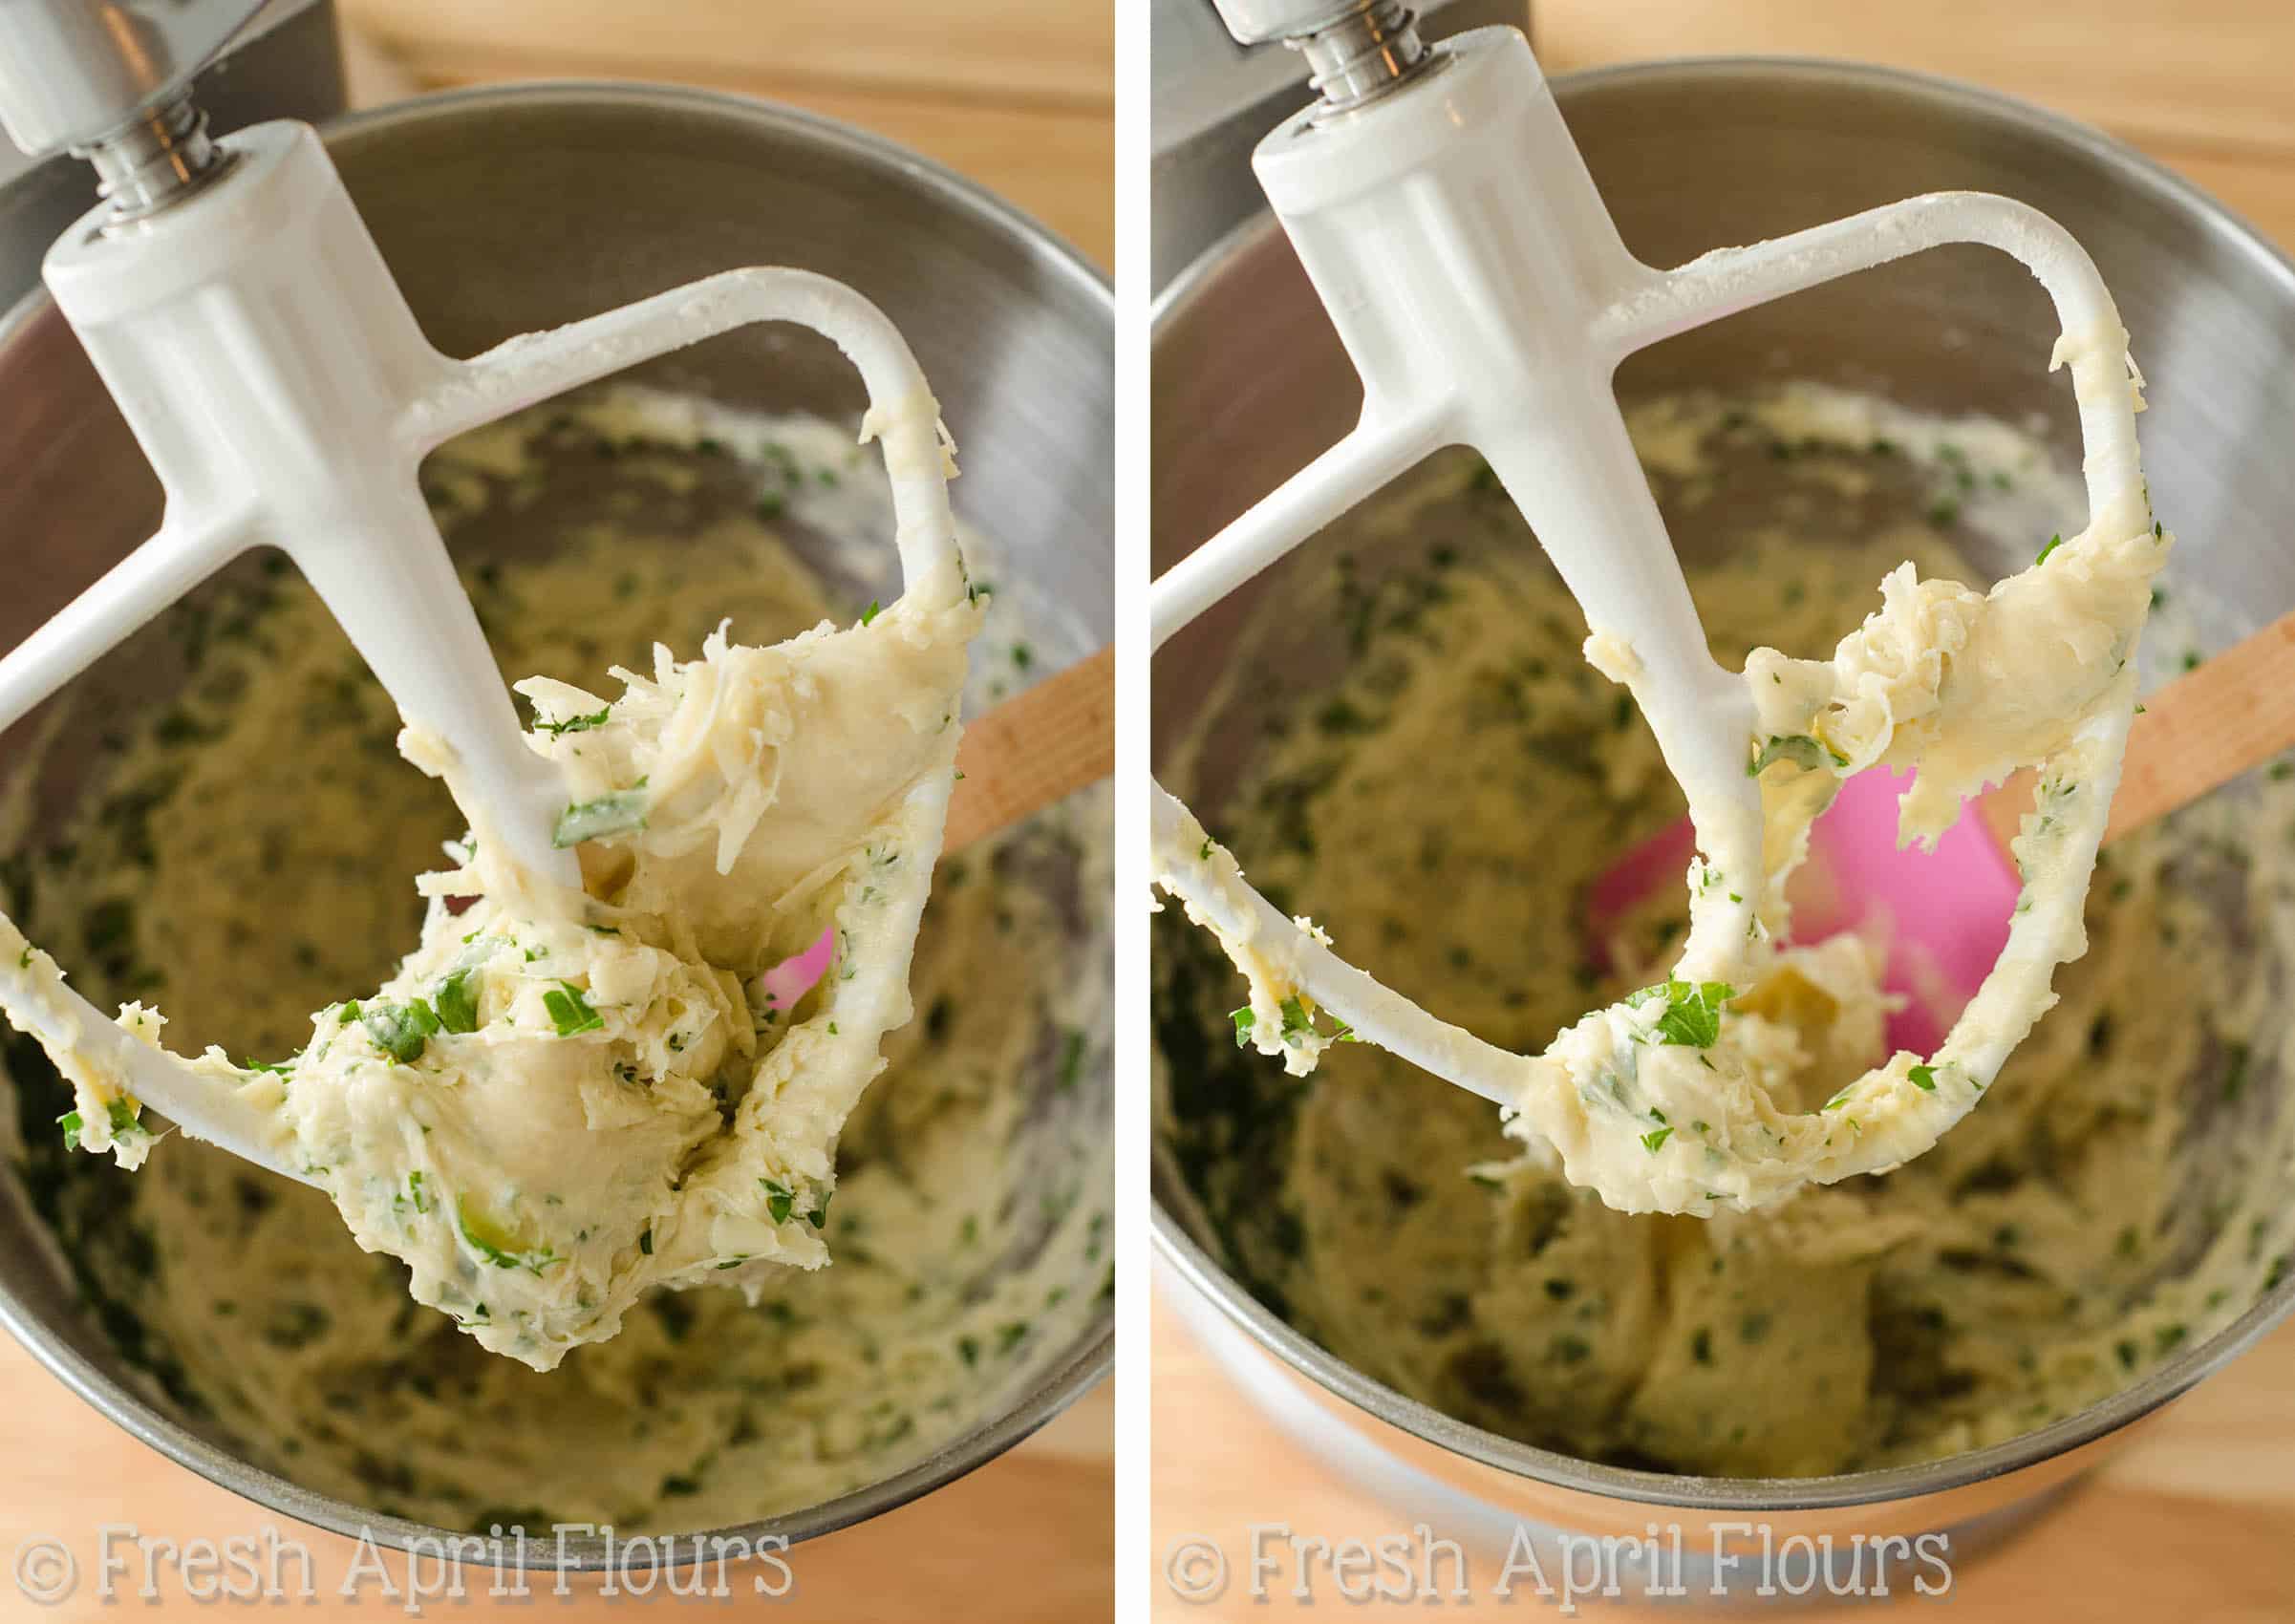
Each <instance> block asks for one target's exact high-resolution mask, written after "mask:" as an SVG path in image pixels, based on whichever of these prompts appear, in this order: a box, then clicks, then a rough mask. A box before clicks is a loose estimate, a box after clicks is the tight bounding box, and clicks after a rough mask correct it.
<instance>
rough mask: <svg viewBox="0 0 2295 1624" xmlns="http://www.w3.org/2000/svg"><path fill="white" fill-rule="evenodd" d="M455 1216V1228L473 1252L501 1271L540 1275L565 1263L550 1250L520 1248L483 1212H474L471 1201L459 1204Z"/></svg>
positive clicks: (463, 1201) (456, 1204)
mask: <svg viewBox="0 0 2295 1624" xmlns="http://www.w3.org/2000/svg"><path fill="white" fill-rule="evenodd" d="M454 1215H455V1227H456V1228H457V1229H461V1232H462V1239H463V1240H465V1241H467V1242H469V1243H470V1250H473V1251H475V1252H477V1253H478V1254H479V1256H481V1257H483V1258H484V1259H485V1260H486V1261H487V1262H488V1263H490V1264H492V1265H493V1266H494V1267H495V1268H497V1269H523V1270H525V1271H526V1272H527V1273H529V1274H536V1275H539V1274H540V1273H541V1272H542V1271H544V1270H545V1269H547V1268H548V1267H549V1266H550V1265H551V1264H553V1263H557V1262H560V1261H561V1259H560V1258H559V1256H558V1254H557V1253H556V1252H554V1251H552V1250H550V1249H549V1248H548V1247H521V1246H519V1245H518V1244H517V1243H516V1242H515V1240H513V1239H512V1237H511V1236H510V1235H509V1234H508V1233H507V1232H506V1231H505V1230H504V1229H502V1227H501V1226H499V1225H497V1224H495V1223H494V1222H493V1221H492V1220H490V1219H488V1218H486V1217H485V1216H484V1215H483V1213H475V1212H473V1211H471V1209H470V1203H469V1201H468V1199H467V1198H465V1199H463V1200H461V1201H458V1202H456V1203H455V1208H454Z"/></svg>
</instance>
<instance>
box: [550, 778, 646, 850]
mask: <svg viewBox="0 0 2295 1624" xmlns="http://www.w3.org/2000/svg"><path fill="white" fill-rule="evenodd" d="M645 826H646V796H645V793H644V791H642V790H635V789H617V790H614V791H612V792H611V794H607V795H601V796H599V797H598V798H597V799H596V800H594V801H576V802H574V803H573V804H572V805H571V806H568V808H567V809H566V810H565V811H563V812H561V813H559V814H558V826H557V828H556V829H555V830H553V831H552V832H551V835H550V844H552V845H554V846H556V847H557V848H558V849H559V850H560V851H563V850H565V849H566V848H567V847H568V846H570V845H580V844H582V843H583V842H584V841H595V840H604V839H606V838H607V837H608V836H610V835H626V834H629V833H631V832H632V831H633V830H636V829H642V828H644V827H645Z"/></svg>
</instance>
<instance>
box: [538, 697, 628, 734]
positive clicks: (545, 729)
mask: <svg viewBox="0 0 2295 1624" xmlns="http://www.w3.org/2000/svg"><path fill="white" fill-rule="evenodd" d="M612 715H613V707H612V706H611V705H608V706H607V707H606V708H605V709H604V710H602V711H592V712H590V715H588V716H568V718H567V719H566V720H564V721H562V722H546V721H544V720H543V719H542V718H541V717H539V716H537V717H535V718H534V731H535V732H536V733H547V734H548V735H549V736H550V737H552V738H556V737H558V736H559V735H561V734H568V733H588V732H589V731H590V729H591V728H599V727H604V726H605V725H606V723H607V721H608V720H609V719H611V716H612Z"/></svg>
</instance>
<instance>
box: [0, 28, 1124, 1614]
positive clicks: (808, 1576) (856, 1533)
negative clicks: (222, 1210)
mask: <svg viewBox="0 0 2295 1624" xmlns="http://www.w3.org/2000/svg"><path fill="white" fill-rule="evenodd" d="M342 11H343V15H344V19H345V22H346V24H347V25H348V28H349V30H350V31H351V38H350V40H349V42H348V43H349V55H350V58H351V65H352V85H353V98H354V102H357V103H359V104H361V105H366V104H372V103H373V102H375V101H377V100H382V99H389V98H390V97H392V96H397V95H403V94H407V93H409V92H411V91H414V90H418V89H435V88H440V87H444V86H449V85H462V84H474V83H479V82H483V81H489V80H507V79H533V78H561V77H570V78H609V77H611V78H639V79H653V80H662V81H669V82H676V83H685V84H696V85H704V86H709V87H712V88H716V89H720V90H733V91H741V92H746V93H749V94H752V95H756V96H766V97H769V98H771V99H774V100H777V101H782V102H785V103H788V104H791V105H795V106H798V107H804V108H807V109H810V110H812V111H815V112H819V113H823V114H826V115H828V116H829V117H832V118H842V119H845V120H847V122H850V123H853V124H858V125H861V126H864V127H866V128H868V129H870V130H874V131H876V132H878V133H880V134H883V135H886V136H889V137H890V138H892V139H895V140H898V141H902V142H904V143H906V144H908V145H910V146H912V147H915V148H917V149H918V150H920V151H922V152H924V153H926V154H928V155H929V156H931V157H933V158H935V159H938V160H940V161H942V162H944V163H946V164H948V165H949V166H950V167H952V168H954V169H955V170H957V171H958V172H960V173H962V174H965V175H968V176H970V177H972V178H973V179H975V180H977V181H979V182H982V183H984V184H985V185H987V186H988V187H990V188H991V189H992V190H994V191H997V192H998V193H1000V194H1002V195H1003V196H1004V197H1006V198H1007V199H1009V200H1011V201H1012V202H1014V203H1018V204H1019V206H1021V207H1022V208H1024V209H1026V210H1028V211H1029V212H1031V213H1032V214H1034V215H1036V216H1037V217H1038V218H1039V219H1040V220H1041V221H1043V222H1044V223H1045V224H1047V225H1049V226H1051V228H1052V229H1053V230H1055V231H1058V232H1060V233H1061V234H1062V235H1063V236H1065V237H1066V238H1067V239H1068V240H1069V241H1070V242H1072V243H1074V244H1075V245H1076V246H1078V247H1080V248H1081V249H1083V252H1085V253H1086V254H1087V255H1090V256H1092V257H1093V258H1095V259H1096V260H1098V261H1099V263H1100V264H1101V265H1102V266H1103V267H1105V266H1108V265H1109V264H1111V263H1112V261H1113V258H1114V240H1115V224H1114V221H1115V211H1114V203H1113V195H1112V187H1113V174H1114V138H1113V133H1112V117H1113V104H1114V97H1113V72H1114V69H1113V64H1114V28H1113V21H1112V14H1111V12H1110V11H1109V10H1108V8H1107V7H1106V6H1105V4H1092V5H1068V4H1063V3H1062V0H985V3H981V4H976V5H972V6H969V7H965V8H962V9H956V8H942V7H933V6H927V5H923V4H918V3H915V0H840V3H839V4H837V5H833V6H819V7H806V8H802V9H789V10H784V9H783V8H781V7H778V6H766V5H758V4H738V3H732V0H654V3H653V4H649V5H646V6H628V5H622V4H610V3H607V0H481V3H473V0H348V3H346V4H344V5H343V8H342ZM1114 1414H1115V1403H1114V1394H1113V1388H1112V1384H1110V1383H1103V1384H1102V1385H1101V1386H1100V1387H1099V1388H1098V1389H1097V1390H1095V1391H1094V1392H1093V1393H1092V1394H1090V1395H1088V1396H1087V1397H1086V1398H1085V1399H1084V1400H1083V1401H1082V1402H1080V1403H1079V1404H1078V1405H1077V1406H1076V1407H1075V1408H1074V1409H1072V1410H1071V1411H1070V1412H1069V1413H1068V1414H1067V1415H1065V1416H1063V1417H1062V1418H1061V1419H1060V1420H1059V1421H1056V1422H1055V1423H1053V1424H1052V1425H1051V1426H1050V1427H1047V1428H1046V1429H1045V1430H1044V1431H1043V1432H1041V1433H1040V1434H1038V1435H1037V1436H1036V1437H1035V1438H1033V1439H1031V1440H1029V1441H1028V1442H1025V1443H1023V1444H1021V1445H1020V1446H1019V1448H1017V1449H1015V1450H1013V1451H1011V1452H1010V1453H1009V1454H1007V1455H1005V1456H1004V1457H1002V1458H1001V1459H999V1460H997V1461H995V1462H992V1463H991V1464H988V1465H987V1466H985V1467H983V1468H982V1469H980V1470H979V1471H977V1472H975V1473H974V1474H972V1475H971V1476H970V1477H967V1478H964V1479H962V1480H961V1481H959V1482H957V1483H955V1484H954V1485H950V1486H948V1487H946V1488H943V1489H941V1490H939V1491H938V1492H936V1493H934V1494H932V1495H929V1496H927V1497H926V1498H925V1499H923V1500H922V1501H919V1502H918V1503H917V1504H915V1505H913V1506H909V1507H906V1508H905V1509H903V1510H900V1511H898V1512H894V1513H892V1514H890V1515H889V1516H885V1517H881V1518H877V1519H875V1520H873V1521H871V1522H869V1523H867V1524H864V1525H862V1526H860V1527H858V1528H848V1529H846V1530H845V1531H843V1532H842V1533H838V1534H833V1535H830V1536H828V1537H827V1538H826V1539H822V1540H817V1541H814V1542H812V1543H810V1544H807V1545H804V1546H801V1547H799V1548H798V1549H796V1550H795V1551H793V1552H791V1553H790V1555H789V1557H788V1564H789V1568H790V1570H791V1571H792V1572H793V1573H794V1575H795V1589H794V1592H792V1598H793V1599H794V1601H795V1602H796V1603H797V1604H798V1605H797V1606H795V1607H793V1608H790V1609H787V1610H786V1611H788V1612H789V1613H792V1614H793V1615H799V1616H807V1617H814V1616H823V1617H835V1618H840V1619H847V1620H856V1621H857V1620H871V1619H884V1620H889V1621H890V1620H899V1621H902V1624H907V1621H911V1620H918V1619H927V1618H933V1619H948V1620H967V1619H992V1618H993V1619H997V1620H999V1621H1007V1620H1010V1621H1019V1620H1032V1621H1033V1620H1041V1621H1043V1624H1075V1621H1078V1620H1083V1619H1090V1618H1105V1617H1106V1616H1108V1613H1109V1609H1110V1602H1109V1597H1110V1594H1111V1591H1112V1587H1113V1572H1114V1567H1113V1564H1114V1560H1115V1554H1114V1553H1115V1546H1114V1521H1113V1518H1114V1501H1113V1496H1114V1473H1115V1468H1114ZM0 1465H4V1466H5V1476H6V1479H7V1487H6V1490H5V1492H0V1560H9V1561H13V1560H15V1559H16V1554H17V1553H18V1552H19V1551H20V1550H22V1549H24V1547H25V1542H27V1541H34V1540H41V1539H58V1540H61V1541H63V1542H64V1544H65V1547H66V1548H67V1549H69V1550H70V1551H71V1552H72V1554H73V1557H74V1560H75V1562H76V1563H77V1565H78V1569H79V1571H80V1575H81V1578H80V1583H79V1584H78V1586H77V1588H76V1590H75V1594H74V1595H73V1596H72V1597H71V1598H70V1599H69V1600H67V1601H65V1602H63V1603H62V1604H61V1605H58V1606H55V1607H53V1608H47V1609H43V1610H37V1611H35V1610H34V1609H33V1608H32V1604H31V1603H30V1602H29V1601H27V1600H25V1599H23V1596H22V1594H21V1592H20V1591H19V1589H18V1587H17V1585H16V1584H15V1583H13V1582H11V1575H10V1573H9V1572H7V1571H0V1620H15V1619H18V1618H26V1617H39V1618H45V1619H54V1620H59V1621H72V1624H78V1621H81V1620H94V1619H97V1618H118V1617H119V1616H121V1615H122V1613H123V1612H124V1613H127V1614H128V1615H132V1616H138V1617H146V1616H158V1617H162V1618H177V1617H184V1618H190V1617H213V1616H217V1615H218V1613H219V1611H220V1612H221V1613H224V1614H225V1615H230V1614H233V1613H238V1612H239V1611H240V1610H239V1609H231V1608H221V1609H219V1607H218V1605H217V1604H213V1603H210V1604H208V1605H204V1606H203V1605H200V1604H199V1603H198V1602H197V1601H195V1600H193V1599H191V1595H192V1592H188V1591H187V1590H186V1588H185V1586H184V1584H183V1583H182V1581H181V1580H180V1579H178V1578H175V1577H170V1576H166V1575H162V1577H161V1582H160V1590H161V1600H160V1601H159V1602H158V1603H157V1604H155V1605H148V1606H147V1605H146V1604H144V1603H143V1602H141V1601H139V1600H136V1599H134V1598H133V1589H134V1585H135V1583H136V1582H137V1581H136V1580H135V1579H134V1578H132V1577H131V1578H130V1579H128V1580H126V1581H123V1583H124V1585H125V1587H126V1594H127V1596H128V1599H126V1600H124V1601H121V1602H116V1603H114V1604H112V1605H110V1606H108V1607H107V1606H105V1605H103V1604H102V1603H101V1602H100V1601H99V1600H97V1597H96V1595H95V1593H94V1591H93V1589H92V1587H93V1585H94V1583H95V1579H94V1574H93V1569H94V1564H95V1562H96V1558H97V1528H99V1526H100V1525H102V1524H104V1523H107V1522H121V1523H133V1524H135V1525H137V1526H138V1527H139V1528H140V1530H141V1531H142V1533H143V1534H145V1535H147V1536H151V1537H152V1538H155V1539H162V1540H173V1541H175V1542H177V1543H178V1544H179V1545H180V1544H182V1542H185V1541H190V1540H194V1539H210V1540H215V1541H219V1542H220V1541H223V1540H225V1539H234V1538H243V1537H247V1536H251V1535H255V1534H257V1533H258V1532H259V1531H260V1530H261V1529H262V1528H264V1527H265V1526H266V1525H270V1526H273V1527H277V1528H280V1530H281V1532H282V1533H283V1534H285V1535H287V1536H289V1537H291V1538H294V1539H298V1540H301V1541H303V1542H304V1543H305V1544H306V1545H307V1546H308V1547H309V1549H310V1550H311V1560H312V1562H313V1565H314V1568H315V1571H316V1580H317V1584H316V1588H317V1591H318V1596H317V1599H316V1600H315V1601H313V1602H312V1603H311V1604H309V1605H305V1604H303V1603H302V1602H301V1601H300V1600H299V1599H297V1600H296V1601H295V1602H294V1604H293V1606H292V1611H291V1613H290V1614H289V1615H290V1616H293V1617H295V1618H311V1619H334V1618H370V1619H371V1618H376V1617H396V1616H402V1614H401V1613H399V1611H398V1609H397V1605H395V1604H394V1603H392V1602H391V1601H390V1600H389V1599H387V1597H385V1596H384V1595H383V1594H382V1592H380V1591H379V1590H377V1589H376V1587H375V1583H374V1582H373V1581H372V1580H371V1579H368V1578H365V1577H364V1576H363V1575H362V1574H359V1573H357V1572H355V1571H354V1561H355V1560H356V1558H357V1556H358V1551H357V1548H356V1546H355V1545H354V1542H352V1541H349V1540H344V1539H338V1538H335V1537H334V1536H332V1535H328V1534H323V1533H320V1532H318V1531H317V1530H315V1529H311V1528H305V1527H303V1526H302V1525H299V1524H296V1523H293V1522H291V1521H290V1520H289V1519H285V1518H281V1517H277V1516H275V1515H273V1514H271V1513H269V1512H266V1511H263V1510H261V1509H260V1508H258V1507H256V1506H253V1505H251V1504H250V1503H248V1502H247V1501H245V1500H242V1499H240V1498H239V1497H238V1496H236V1495H233V1494H231V1493H228V1492H226V1491H225V1490H223V1489H220V1488H216V1487H214V1486H213V1485H209V1484H206V1483H204V1482H202V1481H201V1480H200V1479H199V1478H197V1477H196V1476H194V1475H193V1474H192V1473H190V1472H188V1471H185V1470H183V1469H182V1467H180V1466H177V1465H175V1464H173V1463H172V1462H169V1461H167V1460H165V1459H164V1458H162V1457H161V1456H160V1455H159V1454H157V1453H155V1452H154V1451H152V1450H150V1449H148V1448H146V1447H145V1446H143V1445H142V1444H140V1443H139V1442H136V1441H135V1440H133V1439H131V1438H130V1437H128V1436H127V1434H125V1433H124V1432H121V1431H120V1430H118V1428H117V1427H114V1426H112V1425H110V1424H109V1423H107V1422H105V1421H103V1420H102V1419H101V1418H100V1417H98V1416H97V1414H96V1412H95V1411H93V1410H92V1409H90V1408H89V1407H88V1406H87V1405H85V1404H83V1403H82V1402H81V1401H80V1400H78V1399H76V1398H75V1397H74V1396H73V1395H72V1394H71V1393H70V1392H68V1391H66V1390H65V1389H64V1388H63V1387H62V1385H61V1384H60V1383H58V1382H56V1381H55V1380H54V1378H51V1377H50V1376H49V1375H48V1374H47V1373H46V1372H45V1371H43V1370H41V1369H40V1368H39V1367H38V1366H37V1365H36V1364H35V1363H33V1361H32V1358H31V1357H30V1356H29V1355H27V1354H26V1353H25V1352H24V1351H23V1350H22V1349H21V1348H19V1347H18V1346H17V1345H16V1344H15V1343H14V1342H13V1341H12V1340H11V1339H9V1338H8V1337H5V1336H0ZM26 1559H27V1560H30V1561H32V1562H34V1563H35V1565H36V1563H37V1562H38V1561H39V1560H41V1557H40V1556H39V1555H37V1554H33V1555H31V1556H28V1557H27V1558H26ZM288 1571H289V1572H290V1574H291V1573H292V1572H293V1571H294V1570H293V1569H292V1568H291V1567H290V1568H289V1569H288ZM226 1577H227V1575H226ZM354 1577H359V1578H361V1580H362V1584H363V1589H362V1591H361V1592H360V1594H361V1596H362V1597H363V1599H356V1600H354V1599H352V1598H346V1597H344V1596H341V1595H338V1594H336V1593H335V1592H336V1591H337V1590H338V1589H339V1587H340V1586H341V1585H342V1583H343V1582H344V1581H345V1580H347V1579H352V1578H354ZM746 1582H747V1580H746V1576H737V1577H736V1578H735V1580H734V1583H735V1585H736V1587H737V1589H738V1588H739V1587H740V1586H741V1585H742V1584H744V1583H746ZM481 1589H482V1591H483V1585H482V1586H481ZM537 1590H538V1592H543V1593H540V1594H539V1595H538V1599H537V1601H536V1602H534V1603H531V1604H527V1606H526V1608H525V1615H527V1616H530V1617H534V1618H537V1619H550V1620H556V1619H561V1618H562V1619H566V1620H568V1621H569V1624H572V1621H577V1620H586V1619H595V1618H606V1617H613V1618H618V1617H623V1616H626V1615H627V1614H628V1612H629V1610H630V1608H631V1607H633V1606H636V1605H644V1604H643V1603H642V1602H640V1601H638V1600H637V1598H634V1597H628V1596H625V1597H621V1598H611V1599H610V1598H605V1597H595V1596H592V1597H587V1598H581V1597H577V1598H575V1599H571V1600H568V1601H564V1602H560V1601H558V1600H557V1599H556V1598H554V1597H552V1596H549V1595H548V1594H547V1581H539V1582H538V1583H537ZM668 1599H669V1598H666V1597H663V1596H655V1597H654V1598H653V1602H654V1605H661V1604H663V1603H664V1602H666V1601H667V1600H668ZM496 1605H497V1606H498V1607H508V1606H512V1605H515V1604H513V1603H509V1602H503V1603H498V1604H496ZM728 1605H730V1606H732V1607H733V1608H734V1609H735V1610H736V1611H735V1615H736V1616H741V1617H747V1616H750V1615H751V1614H750V1610H749V1608H748V1607H745V1606H743V1605H742V1604H741V1603H740V1601H738V1600H737V1601H735V1602H733V1603H730V1604H727V1603H719V1607H720V1609H723V1608H724V1607H726V1606H728ZM486 1609H487V1603H486V1602H485V1601H484V1600H483V1599H474V1600H473V1601H471V1602H470V1603H468V1604H466V1606H462V1607H457V1606H453V1605H452V1604H434V1605H433V1607H432V1610H431V1615H432V1616H438V1615H440V1613H444V1615H446V1616H450V1617H451V1616H455V1615H458V1614H460V1613H465V1612H476V1611H481V1610H486ZM267 1611H268V1610H267Z"/></svg>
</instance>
